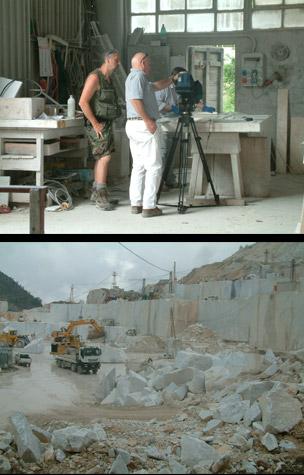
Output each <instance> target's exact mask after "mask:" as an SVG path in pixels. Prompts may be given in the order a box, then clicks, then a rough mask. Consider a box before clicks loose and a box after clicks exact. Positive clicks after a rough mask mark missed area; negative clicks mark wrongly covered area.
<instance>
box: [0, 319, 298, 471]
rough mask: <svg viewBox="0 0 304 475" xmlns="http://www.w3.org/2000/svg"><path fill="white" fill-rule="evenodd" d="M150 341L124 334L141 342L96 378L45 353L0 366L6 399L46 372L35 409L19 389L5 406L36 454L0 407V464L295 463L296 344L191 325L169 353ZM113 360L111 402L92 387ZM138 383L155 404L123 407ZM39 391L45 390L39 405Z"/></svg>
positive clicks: (200, 467) (28, 467) (63, 467)
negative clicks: (275, 347)
mask: <svg viewBox="0 0 304 475" xmlns="http://www.w3.org/2000/svg"><path fill="white" fill-rule="evenodd" d="M152 341H153V338H149V339H147V338H146V337H139V336H137V337H134V345H135V346H133V348H134V347H137V348H140V349H141V350H143V349H144V350H145V351H143V352H140V353H135V352H134V353H131V352H129V351H128V352H127V354H128V362H127V363H126V364H113V365H110V364H108V365H103V367H102V369H101V370H100V372H99V373H98V374H97V375H78V374H74V373H72V372H70V371H68V370H62V369H61V370H60V369H59V368H53V365H52V361H51V360H50V359H49V358H48V356H47V354H46V353H45V354H44V358H43V357H41V356H40V355H34V356H37V358H34V361H33V363H32V367H31V370H30V371H27V372H26V369H25V368H22V369H21V371H15V372H12V373H11V374H8V373H7V374H0V382H1V385H0V390H1V387H3V385H2V382H6V383H5V384H6V385H7V389H8V388H9V387H11V390H10V392H9V395H10V398H13V395H14V391H13V388H15V390H16V392H15V395H16V394H17V389H18V390H19V391H21V388H22V387H23V395H24V396H25V398H26V400H27V401H28V399H27V397H26V393H27V391H28V390H29V388H30V386H33V387H35V384H36V380H35V377H37V378H39V377H42V374H43V373H45V377H44V378H43V381H42V382H41V385H37V386H36V393H35V391H34V389H33V392H32V393H31V395H34V394H35V396H33V397H34V398H35V401H36V403H37V406H38V409H39V407H40V410H33V406H32V405H26V404H23V405H22V397H21V396H22V394H20V395H18V397H17V398H16V400H15V401H14V402H11V403H10V404H9V405H10V407H11V410H10V411H9V413H8V412H7V414H6V415H7V416H9V415H11V414H14V413H15V411H21V412H22V413H23V414H24V416H26V420H27V421H28V422H29V423H30V424H33V425H35V426H36V429H35V430H34V429H33V428H32V429H31V431H33V432H32V434H35V437H38V439H39V447H40V449H39V450H40V452H39V454H40V455H39V457H38V456H37V457H38V459H37V460H36V459H35V460H31V461H28V457H29V455H28V454H29V452H30V449H28V452H27V453H25V452H24V453H23V455H22V454H21V449H20V440H18V438H17V437H16V432H15V431H14V430H13V427H12V422H11V420H9V419H8V417H4V415H3V411H4V409H3V406H2V408H1V410H0V413H1V419H0V420H1V424H2V426H1V427H0V430H3V431H5V433H6V434H7V433H11V434H12V436H11V438H10V437H9V436H8V435H5V434H4V432H0V468H1V470H3V467H6V469H5V470H6V471H2V472H1V473H271V474H272V473H302V472H303V468H304V467H303V465H304V420H303V414H302V410H303V403H304V383H303V381H304V369H303V361H304V350H303V352H302V351H301V350H299V351H295V352H290V353H284V354H283V353H282V354H277V353H273V352H272V351H271V349H269V351H267V352H262V351H260V352H256V351H255V350H254V349H253V348H250V347H249V346H248V345H246V344H244V343H232V342H225V341H223V340H221V339H219V338H218V337H217V335H216V334H215V333H214V332H212V331H210V330H209V329H206V328H204V327H203V326H202V325H199V324H196V325H192V326H191V327H188V328H187V329H186V330H185V331H184V332H182V333H181V334H179V335H177V340H176V344H177V346H178V348H175V350H176V353H175V355H174V356H175V358H169V357H168V352H166V353H164V354H162V353H160V352H155V351H152V352H151V353H149V351H148V348H147V345H150V347H151V349H153V350H155V346H154V345H153V344H152ZM156 342H159V341H158V339H154V343H156ZM163 343H164V344H166V342H165V341H164V342H163ZM171 343H172V342H171ZM173 346H174V345H173ZM129 348H131V345H130V346H129ZM166 350H167V347H166ZM38 356H39V358H40V361H39V358H38ZM188 362H189V364H191V365H193V366H191V367H190V366H187V364H188ZM135 363H137V367H136V368H135V366H136V365H135ZM35 366H36V369H35ZM39 366H40V369H38V367H39ZM128 366H131V368H129V367H128ZM194 366H195V369H193V368H194ZM49 367H51V368H53V369H49V370H48V369H47V368H49ZM114 368H115V376H113V378H112V383H113V388H114V389H112V386H111V387H110V386H109V388H108V393H109V394H108V395H107V397H110V398H111V397H112V399H113V401H115V404H103V401H99V400H98V399H96V397H94V395H95V396H96V392H97V388H98V387H99V388H104V386H105V385H109V381H107V380H106V378H107V375H109V372H110V371H111V370H113V369H114ZM200 368H203V369H200ZM134 370H135V371H136V373H135V372H134ZM191 371H193V375H192V373H191ZM35 375H36V376H35ZM8 376H9V378H11V379H10V383H11V386H9V383H8V381H7V377H8ZM48 378H51V379H50V380H48ZM131 381H132V384H133V385H134V387H133V388H132V387H130V386H132V384H130V382H131ZM172 381H174V383H172ZM185 381H186V383H185ZM128 384H129V386H128ZM141 385H142V388H143V389H140V388H141ZM59 386H61V388H59ZM135 386H136V387H135ZM147 387H148V388H150V391H151V393H154V392H155V393H156V394H157V395H158V396H159V399H160V401H161V402H159V401H158V399H157V398H156V399H155V401H158V402H159V404H158V403H157V404H158V405H155V406H143V405H140V404H137V405H136V406H135V405H133V406H130V405H128V404H125V403H126V402H128V401H129V399H128V398H130V397H132V398H133V400H134V401H135V402H136V401H138V402H140V401H141V399H140V398H141V396H142V394H146V393H144V391H145V389H146V388H147ZM117 388H120V392H119V397H118V394H117ZM181 389H184V392H183V394H182V395H181ZM113 391H114V392H115V391H116V394H115V395H113ZM133 391H136V392H135V393H134V392H133ZM3 394H4V393H2V395H1V393H0V395H1V396H3ZM43 394H49V395H50V397H49V398H46V401H44V402H43V401H40V402H39V397H43V396H42V395H43ZM64 394H65V397H64ZM134 394H136V397H135V395H134ZM67 395H69V396H67ZM114 396H115V397H114ZM62 398H63V400H62ZM1 400H3V399H1ZM143 401H146V399H143ZM6 402H7V403H9V401H8V400H6ZM41 407H43V409H41ZM37 426H38V427H39V428H40V429H43V430H44V431H45V432H44V433H43V435H41V434H39V431H38V429H37ZM69 427H73V429H72V432H73V437H72V438H70V439H69V436H66V437H67V438H66V439H65V440H64V442H63V439H62V438H60V437H59V434H61V432H60V430H62V429H67V428H69ZM37 431H38V432H37ZM58 431H59V432H58ZM5 441H6V442H5ZM17 448H19V452H18V450H17ZM31 450H32V449H31ZM37 450H38V449H37ZM31 457H34V456H33V455H31Z"/></svg>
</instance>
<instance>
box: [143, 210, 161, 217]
mask: <svg viewBox="0 0 304 475" xmlns="http://www.w3.org/2000/svg"><path fill="white" fill-rule="evenodd" d="M162 214H163V212H162V210H161V209H159V208H154V209H143V211H142V217H143V218H153V217H154V216H161V215H162Z"/></svg>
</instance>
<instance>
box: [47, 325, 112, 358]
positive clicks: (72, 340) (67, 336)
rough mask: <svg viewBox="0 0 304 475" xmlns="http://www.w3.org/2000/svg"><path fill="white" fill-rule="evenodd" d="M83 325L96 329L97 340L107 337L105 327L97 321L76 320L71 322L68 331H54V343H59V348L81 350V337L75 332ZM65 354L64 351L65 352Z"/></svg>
mask: <svg viewBox="0 0 304 475" xmlns="http://www.w3.org/2000/svg"><path fill="white" fill-rule="evenodd" d="M82 325H91V326H92V327H93V328H94V329H95V338H99V337H103V336H104V335H105V332H104V328H103V326H101V325H99V324H98V323H97V322H96V320H93V319H90V320H83V319H80V320H74V321H71V322H70V323H69V324H68V326H67V328H66V329H62V330H60V331H53V332H52V338H53V342H54V343H59V345H58V346H59V348H60V347H61V346H62V347H63V348H62V350H64V347H65V346H71V347H73V348H80V346H81V341H80V337H79V335H74V334H73V331H74V330H75V329H76V328H77V327H79V326H82ZM63 352H64V351H63Z"/></svg>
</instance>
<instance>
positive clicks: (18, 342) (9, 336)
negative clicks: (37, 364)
mask: <svg viewBox="0 0 304 475" xmlns="http://www.w3.org/2000/svg"><path fill="white" fill-rule="evenodd" d="M29 343H30V339H29V337H28V336H27V335H17V331H16V330H10V331H9V332H7V333H0V346H16V347H17V348H24V347H25V346H26V345H28V344H29Z"/></svg>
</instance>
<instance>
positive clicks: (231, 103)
mask: <svg viewBox="0 0 304 475" xmlns="http://www.w3.org/2000/svg"><path fill="white" fill-rule="evenodd" d="M227 60H228V61H227V62H225V65H224V112H235V58H230V57H227Z"/></svg>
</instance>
